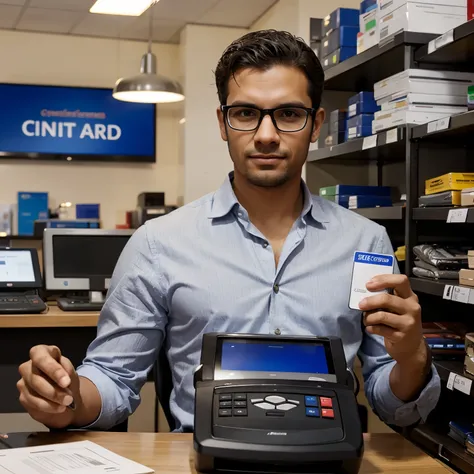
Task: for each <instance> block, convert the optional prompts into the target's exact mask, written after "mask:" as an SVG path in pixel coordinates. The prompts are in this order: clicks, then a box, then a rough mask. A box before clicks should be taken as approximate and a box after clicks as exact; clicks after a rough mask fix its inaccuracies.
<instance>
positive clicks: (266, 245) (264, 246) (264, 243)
mask: <svg viewBox="0 0 474 474" xmlns="http://www.w3.org/2000/svg"><path fill="white" fill-rule="evenodd" d="M262 245H263V248H264V249H266V248H267V247H268V242H267V241H265V242H263V244H262Z"/></svg>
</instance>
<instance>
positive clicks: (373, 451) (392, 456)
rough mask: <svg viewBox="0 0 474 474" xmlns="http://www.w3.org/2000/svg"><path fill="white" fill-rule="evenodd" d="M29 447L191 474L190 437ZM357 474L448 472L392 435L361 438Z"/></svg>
mask: <svg viewBox="0 0 474 474" xmlns="http://www.w3.org/2000/svg"><path fill="white" fill-rule="evenodd" d="M33 440H34V443H31V444H34V445H36V444H52V443H61V442H68V441H83V440H90V441H93V442H95V443H97V444H100V445H101V446H103V447H104V448H106V449H109V450H110V451H113V452H115V453H117V454H119V455H121V456H124V457H126V458H129V459H132V460H133V461H136V462H138V463H140V464H143V465H145V466H148V467H149V468H152V469H154V470H155V472H156V473H159V474H176V473H183V474H195V470H194V465H193V461H192V454H193V445H192V435H191V434H173V433H158V434H154V433H98V432H75V433H72V432H69V433H54V434H52V433H38V435H37V436H35V437H34V438H33ZM364 441H365V452H364V459H363V462H362V466H361V469H360V471H359V472H360V474H369V473H370V474H376V473H382V472H383V473H384V474H400V472H403V474H446V473H448V472H452V471H451V470H450V469H448V468H446V467H445V466H444V465H443V464H441V463H440V462H439V461H437V460H435V459H433V458H431V457H429V456H428V455H427V454H425V453H423V452H422V451H421V450H420V449H418V448H417V447H416V446H415V445H413V444H411V443H410V442H409V441H407V440H406V439H405V438H403V437H402V436H400V435H399V434H396V433H393V434H392V433H383V434H382V433H380V434H378V433H377V434H369V435H364Z"/></svg>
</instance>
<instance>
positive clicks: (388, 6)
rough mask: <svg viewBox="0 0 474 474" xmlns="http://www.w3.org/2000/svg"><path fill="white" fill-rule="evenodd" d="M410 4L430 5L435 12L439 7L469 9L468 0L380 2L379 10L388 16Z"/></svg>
mask: <svg viewBox="0 0 474 474" xmlns="http://www.w3.org/2000/svg"><path fill="white" fill-rule="evenodd" d="M410 3H419V4H424V5H430V7H431V9H433V10H435V9H436V7H437V6H449V7H463V8H466V7H467V6H466V0H379V1H378V10H379V11H380V12H381V14H382V15H387V14H388V13H392V12H394V11H395V10H398V9H399V8H400V7H403V6H405V5H408V4H410Z"/></svg>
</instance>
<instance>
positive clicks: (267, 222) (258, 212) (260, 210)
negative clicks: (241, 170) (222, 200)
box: [233, 175, 304, 237]
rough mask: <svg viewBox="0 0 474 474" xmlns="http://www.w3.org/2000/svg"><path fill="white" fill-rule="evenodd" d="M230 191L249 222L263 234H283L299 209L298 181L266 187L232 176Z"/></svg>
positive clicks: (301, 192)
mask: <svg viewBox="0 0 474 474" xmlns="http://www.w3.org/2000/svg"><path fill="white" fill-rule="evenodd" d="M233 188H234V192H235V195H236V197H237V199H238V200H239V202H240V204H241V205H242V206H243V207H244V208H245V209H246V210H247V212H248V214H249V219H250V221H251V222H252V223H253V224H254V225H255V226H256V227H257V228H259V229H260V230H261V231H262V232H263V233H264V234H266V235H267V234H272V235H275V234H279V233H280V232H279V230H282V231H283V232H286V233H287V232H288V231H289V230H290V229H289V228H291V226H292V225H293V223H294V221H295V220H296V219H297V218H298V217H299V216H300V214H301V211H302V210H303V205H304V193H303V190H302V188H301V180H300V179H295V180H292V181H288V182H287V183H285V184H283V185H282V186H278V187H274V188H266V187H262V186H255V185H253V184H251V183H249V182H248V181H246V180H245V179H244V178H242V177H240V176H237V175H236V176H235V177H234V181H233ZM288 227H289V228H288ZM269 237H271V236H269Z"/></svg>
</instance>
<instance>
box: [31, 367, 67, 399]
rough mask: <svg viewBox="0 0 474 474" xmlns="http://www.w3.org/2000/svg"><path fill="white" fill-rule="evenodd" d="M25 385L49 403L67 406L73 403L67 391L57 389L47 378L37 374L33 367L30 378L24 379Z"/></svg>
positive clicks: (39, 373)
mask: <svg viewBox="0 0 474 474" xmlns="http://www.w3.org/2000/svg"><path fill="white" fill-rule="evenodd" d="M26 384H27V385H28V387H29V388H30V389H31V390H32V391H34V392H35V393H36V394H38V395H39V396H41V397H43V398H45V399H46V400H49V401H51V402H54V403H58V404H60V405H64V406H68V405H70V404H71V403H72V401H73V398H72V395H71V391H70V390H69V389H62V388H60V387H58V386H57V385H56V384H55V383H54V382H53V381H52V380H51V379H50V378H49V377H47V376H45V375H44V374H43V373H41V372H39V371H38V369H36V368H35V367H33V368H32V371H31V374H30V376H29V377H27V378H26Z"/></svg>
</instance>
